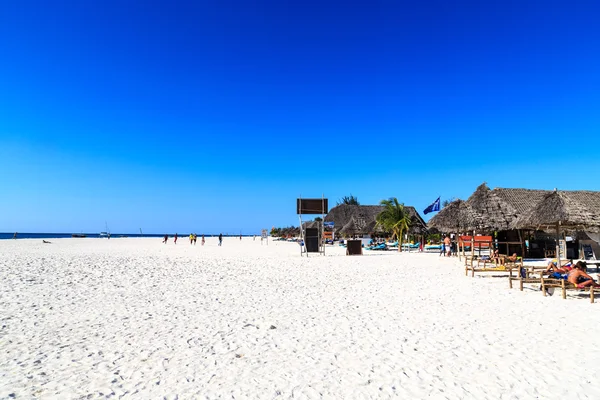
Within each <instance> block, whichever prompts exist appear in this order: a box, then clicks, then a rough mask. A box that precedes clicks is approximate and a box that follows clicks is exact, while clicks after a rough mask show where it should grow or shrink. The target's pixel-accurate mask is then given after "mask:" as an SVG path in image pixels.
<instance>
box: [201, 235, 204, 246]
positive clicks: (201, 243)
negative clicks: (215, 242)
mask: <svg viewBox="0 0 600 400" xmlns="http://www.w3.org/2000/svg"><path fill="white" fill-rule="evenodd" d="M204 242H205V240H204V233H203V234H202V242H201V244H202V246H204Z"/></svg>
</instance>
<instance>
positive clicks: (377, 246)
mask: <svg viewBox="0 0 600 400" xmlns="http://www.w3.org/2000/svg"><path fill="white" fill-rule="evenodd" d="M365 250H387V246H386V244H385V243H381V244H378V245H375V246H369V247H365Z"/></svg>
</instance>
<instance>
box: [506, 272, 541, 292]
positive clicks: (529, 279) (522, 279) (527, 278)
mask: <svg viewBox="0 0 600 400" xmlns="http://www.w3.org/2000/svg"><path fill="white" fill-rule="evenodd" d="M545 270H546V267H544V266H539V265H523V266H522V267H521V268H520V269H519V270H517V271H516V272H517V274H516V276H515V275H513V274H512V270H510V271H509V274H508V287H509V288H510V289H512V287H513V281H519V289H520V290H521V292H522V291H523V285H524V284H526V283H533V284H536V285H540V284H541V283H542V274H543V273H544V271H545ZM538 273H539V276H534V274H538Z"/></svg>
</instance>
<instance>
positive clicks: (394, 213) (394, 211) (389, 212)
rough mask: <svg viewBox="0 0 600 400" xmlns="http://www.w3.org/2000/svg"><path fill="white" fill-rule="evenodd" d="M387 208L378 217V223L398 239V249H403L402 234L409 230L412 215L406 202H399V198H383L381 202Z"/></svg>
mask: <svg viewBox="0 0 600 400" xmlns="http://www.w3.org/2000/svg"><path fill="white" fill-rule="evenodd" d="M379 204H381V205H382V206H384V207H385V208H384V209H383V211H381V212H380V213H379V214H378V215H377V217H376V219H375V220H376V221H377V225H379V226H381V227H382V228H383V229H385V230H386V231H388V232H392V233H393V236H392V239H393V238H394V236H395V237H396V238H397V239H398V251H402V236H403V233H404V231H408V228H409V226H410V217H409V215H408V213H407V212H406V210H405V209H404V204H401V203H398V199H397V198H395V197H390V198H389V199H388V200H381V202H380V203H379Z"/></svg>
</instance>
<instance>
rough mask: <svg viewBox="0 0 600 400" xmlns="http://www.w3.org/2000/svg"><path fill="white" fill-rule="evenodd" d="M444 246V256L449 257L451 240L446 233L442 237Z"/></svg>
mask: <svg viewBox="0 0 600 400" xmlns="http://www.w3.org/2000/svg"><path fill="white" fill-rule="evenodd" d="M444 247H446V256H447V257H450V256H451V255H452V241H451V240H450V236H448V235H446V238H445V239H444Z"/></svg>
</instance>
